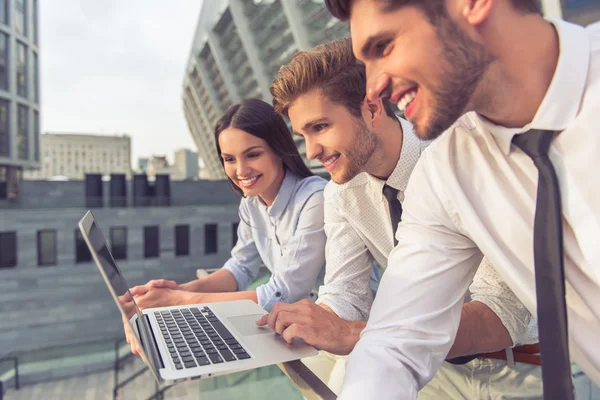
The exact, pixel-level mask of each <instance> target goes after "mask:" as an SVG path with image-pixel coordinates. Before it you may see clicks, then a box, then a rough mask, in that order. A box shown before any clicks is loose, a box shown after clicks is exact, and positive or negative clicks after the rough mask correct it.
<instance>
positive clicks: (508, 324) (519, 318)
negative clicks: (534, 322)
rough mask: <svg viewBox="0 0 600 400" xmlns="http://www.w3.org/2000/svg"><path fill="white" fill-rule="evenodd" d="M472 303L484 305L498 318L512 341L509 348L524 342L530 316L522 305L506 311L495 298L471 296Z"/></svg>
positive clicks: (519, 304) (516, 305)
mask: <svg viewBox="0 0 600 400" xmlns="http://www.w3.org/2000/svg"><path fill="white" fill-rule="evenodd" d="M472 301H478V302H480V303H483V304H485V305H486V306H488V307H489V308H490V310H492V311H493V312H494V314H496V315H497V316H498V318H500V321H501V322H502V325H504V327H505V328H506V330H507V331H508V334H509V335H510V338H511V340H512V346H511V347H515V346H518V345H521V344H523V343H524V342H525V334H526V333H527V329H528V325H529V321H530V319H531V314H530V313H529V311H528V310H527V309H526V308H525V306H523V304H521V303H520V302H517V304H513V305H511V306H512V307H511V309H510V310H507V309H506V306H505V305H503V304H499V302H498V299H497V298H495V297H488V296H473V297H472Z"/></svg>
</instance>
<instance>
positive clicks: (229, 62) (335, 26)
mask: <svg viewBox="0 0 600 400" xmlns="http://www.w3.org/2000/svg"><path fill="white" fill-rule="evenodd" d="M347 35H348V28H347V25H346V24H345V23H342V22H339V21H338V20H336V19H334V18H333V17H332V16H331V15H330V14H329V12H328V11H327V9H326V8H325V4H324V2H323V1H322V0H263V1H255V0H228V1H224V0H205V1H204V2H203V4H202V9H201V11H200V16H199V19H198V24H197V27H196V32H195V37H194V42H193V44H192V49H191V51H190V55H189V60H188V64H187V68H186V71H185V77H184V81H183V94H182V99H183V110H184V114H185V117H186V120H187V123H188V126H189V129H190V133H191V134H192V137H193V138H194V141H195V143H196V146H197V147H198V152H199V155H200V157H201V158H202V160H203V161H204V163H205V166H206V174H207V176H209V177H210V178H211V179H223V178H225V173H224V172H223V168H222V166H221V163H220V161H219V158H218V155H217V154H216V151H215V140H214V126H215V123H216V121H217V119H218V118H219V117H220V115H221V114H223V113H224V112H225V110H227V108H228V107H229V106H230V105H231V104H233V103H235V102H237V101H239V100H241V99H245V98H249V97H258V98H260V99H262V100H264V101H266V102H268V103H270V102H271V95H270V93H269V86H270V84H271V82H272V81H273V79H274V78H275V75H276V74H277V72H278V71H279V68H280V67H281V65H283V64H287V63H288V62H289V61H290V59H291V58H292V56H293V54H294V53H295V52H296V51H298V50H302V49H309V48H312V47H313V46H315V45H317V44H319V43H322V42H324V41H326V40H329V39H333V38H339V37H344V36H347ZM295 140H296V143H297V144H298V148H299V150H300V152H301V154H302V155H303V157H304V158H305V161H306V162H307V164H308V165H309V166H310V167H311V168H312V169H313V170H314V171H315V172H317V173H321V174H325V173H326V171H325V169H324V168H323V167H322V166H321V165H320V163H316V162H311V161H309V160H306V149H305V147H304V143H303V141H302V140H301V138H297V139H295Z"/></svg>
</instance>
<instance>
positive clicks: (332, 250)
mask: <svg viewBox="0 0 600 400" xmlns="http://www.w3.org/2000/svg"><path fill="white" fill-rule="evenodd" d="M400 123H401V124H402V130H403V132H404V134H403V140H402V150H401V155H400V158H399V160H398V163H397V165H396V167H395V168H394V171H393V172H392V174H391V175H390V176H389V178H388V179H387V181H384V180H381V179H378V178H376V177H374V176H373V175H370V174H367V173H362V174H359V175H357V176H356V177H354V178H353V179H352V180H350V181H348V182H346V183H344V184H341V185H340V184H336V183H334V182H332V181H330V182H329V183H328V184H327V186H326V187H325V233H326V234H327V244H326V246H325V253H326V260H327V267H326V272H325V284H324V285H323V286H321V287H320V288H319V299H318V301H317V303H323V304H325V305H327V306H328V307H329V308H331V309H332V310H333V311H334V312H335V313H336V314H337V315H338V316H340V317H341V318H344V319H346V320H367V318H368V316H369V310H370V309H371V305H372V302H373V294H372V291H371V289H370V287H369V282H370V276H371V268H372V264H373V261H375V262H376V263H377V264H379V265H380V266H381V267H382V268H383V269H385V268H386V267H387V265H388V255H389V254H390V252H391V251H392V249H393V248H394V232H393V231H392V223H391V219H390V213H389V206H388V203H387V200H386V199H385V197H384V196H383V186H384V184H386V183H387V184H388V185H389V186H391V187H393V188H395V189H397V190H398V199H399V200H400V202H401V203H402V202H404V191H405V190H406V186H407V184H408V180H409V177H410V175H411V173H412V171H413V169H414V167H415V165H416V164H417V161H418V160H419V158H420V157H421V153H422V152H423V150H425V148H426V147H427V146H428V145H429V143H430V142H424V141H421V140H419V139H418V138H417V136H416V135H415V133H414V129H413V127H412V125H411V124H410V122H408V121H406V120H403V119H400ZM403 218H404V217H403ZM470 291H471V300H477V301H480V302H482V303H484V304H486V305H487V306H488V307H490V309H491V310H492V311H494V313H495V314H496V315H498V317H499V318H500V319H501V320H502V322H503V324H504V326H505V327H506V329H507V330H508V332H509V334H510V336H511V338H512V340H513V344H524V343H526V342H528V343H529V342H531V338H527V339H526V338H525V335H526V333H527V330H528V325H529V322H530V319H531V314H530V313H529V311H528V310H527V309H526V308H525V307H524V306H523V304H522V303H521V302H520V301H519V300H518V299H517V297H516V296H515V295H514V293H513V292H512V291H511V290H510V289H509V288H508V286H507V285H506V283H505V282H504V281H503V280H502V278H501V277H500V275H499V274H498V273H497V272H496V271H495V270H494V268H493V267H492V265H491V264H490V263H489V262H488V261H487V260H486V259H484V260H483V262H482V264H481V267H480V268H479V270H478V273H477V274H476V276H475V278H474V280H473V284H472V285H471V287H470ZM534 341H535V340H534Z"/></svg>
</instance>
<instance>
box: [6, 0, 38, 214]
mask: <svg viewBox="0 0 600 400" xmlns="http://www.w3.org/2000/svg"><path fill="white" fill-rule="evenodd" d="M38 36H39V32H38V2H37V0H14V1H13V0H11V1H9V0H3V1H0V202H3V201H6V200H7V199H9V200H15V199H18V197H19V195H20V190H19V186H20V181H21V179H22V176H23V171H24V170H28V169H35V168H38V167H39V165H40V142H39V131H40V82H39V75H40V74H39V47H38V39H39V38H38Z"/></svg>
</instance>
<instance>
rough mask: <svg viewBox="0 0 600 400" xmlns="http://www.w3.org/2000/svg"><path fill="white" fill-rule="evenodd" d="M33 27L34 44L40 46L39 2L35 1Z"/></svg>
mask: <svg viewBox="0 0 600 400" xmlns="http://www.w3.org/2000/svg"><path fill="white" fill-rule="evenodd" d="M31 11H32V17H33V26H32V27H31V31H32V32H33V35H32V36H33V43H35V44H38V2H37V0H33V10H31Z"/></svg>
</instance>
